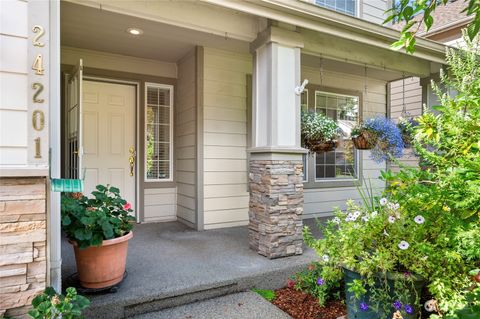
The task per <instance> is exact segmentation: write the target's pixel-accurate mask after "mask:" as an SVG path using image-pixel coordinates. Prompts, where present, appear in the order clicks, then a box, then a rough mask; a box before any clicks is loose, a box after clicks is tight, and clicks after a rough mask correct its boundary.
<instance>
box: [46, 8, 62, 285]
mask: <svg viewBox="0 0 480 319" xmlns="http://www.w3.org/2000/svg"><path fill="white" fill-rule="evenodd" d="M49 5H50V6H49V12H50V61H49V62H50V66H49V69H50V83H49V84H50V92H49V93H50V94H49V95H50V104H49V106H50V110H49V111H50V123H49V127H50V130H49V132H50V136H49V140H50V178H60V170H61V168H60V162H61V159H60V150H61V142H60V141H61V139H60V136H61V131H60V125H61V117H60V116H61V114H60V1H59V0H52V1H50V3H49ZM47 185H49V186H50V183H47ZM48 194H49V197H48V198H49V200H48V207H47V212H48V228H47V230H48V234H47V241H48V245H47V247H48V249H49V257H50V258H49V262H48V269H49V271H50V272H49V274H48V275H49V279H50V280H49V281H48V282H49V285H50V286H51V287H53V288H54V289H55V290H56V291H57V292H60V291H61V289H62V276H61V272H62V268H61V266H62V251H61V228H60V224H61V218H60V193H57V192H50V191H49V192H48Z"/></svg>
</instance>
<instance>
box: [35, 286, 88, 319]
mask: <svg viewBox="0 0 480 319" xmlns="http://www.w3.org/2000/svg"><path fill="white" fill-rule="evenodd" d="M66 292H67V295H66V296H64V295H61V294H57V292H56V291H55V289H53V288H52V287H48V288H47V289H45V291H44V292H43V293H42V294H41V295H38V296H36V297H35V298H34V299H33V301H32V305H33V309H32V310H30V311H29V312H28V315H29V316H30V317H32V318H34V319H56V318H64V319H80V318H83V316H82V311H83V310H85V309H86V308H87V307H88V306H89V305H90V301H89V300H88V299H87V298H85V297H83V296H81V295H78V294H77V291H76V290H75V288H73V287H69V288H67V291H66Z"/></svg>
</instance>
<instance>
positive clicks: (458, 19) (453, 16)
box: [392, 0, 473, 38]
mask: <svg viewBox="0 0 480 319" xmlns="http://www.w3.org/2000/svg"><path fill="white" fill-rule="evenodd" d="M467 6H468V3H467V1H464V0H453V1H450V2H449V3H447V4H446V5H440V6H438V7H437V8H436V9H435V11H434V12H432V14H431V16H432V17H433V26H432V28H431V29H430V30H428V32H425V24H424V23H422V25H421V26H420V29H419V31H418V36H421V37H427V38H428V37H429V36H430V35H433V34H437V33H439V32H442V31H446V30H449V29H452V28H455V27H459V26H463V25H466V24H468V23H469V22H470V20H472V18H473V17H468V16H467V14H466V13H465V12H462V11H463V10H464V9H465V8H466V7H467ZM422 17H423V14H422V15H418V16H416V17H415V18H414V20H415V21H420V19H422ZM404 25H405V22H404V21H402V22H400V23H397V24H394V25H392V28H393V29H395V30H401V29H402V28H403V26H404ZM413 28H416V26H414V27H413Z"/></svg>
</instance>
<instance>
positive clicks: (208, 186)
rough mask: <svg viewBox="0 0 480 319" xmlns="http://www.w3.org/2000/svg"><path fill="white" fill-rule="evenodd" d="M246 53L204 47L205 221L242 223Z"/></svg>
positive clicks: (246, 198)
mask: <svg viewBox="0 0 480 319" xmlns="http://www.w3.org/2000/svg"><path fill="white" fill-rule="evenodd" d="M249 73H252V62H251V57H250V56H249V55H243V54H238V53H233V52H228V51H222V50H216V49H211V48H205V51H204V93H203V107H204V112H203V132H204V133H203V140H204V146H203V153H204V162H203V166H204V173H203V177H204V178H203V187H204V189H203V192H204V227H205V229H212V228H220V227H228V226H238V225H246V224H247V223H248V201H249V195H248V192H247V152H246V145H247V105H246V97H247V95H246V77H247V74H249Z"/></svg>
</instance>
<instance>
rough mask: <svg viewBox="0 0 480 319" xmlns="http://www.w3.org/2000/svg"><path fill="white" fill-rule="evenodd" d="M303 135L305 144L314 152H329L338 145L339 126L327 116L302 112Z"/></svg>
mask: <svg viewBox="0 0 480 319" xmlns="http://www.w3.org/2000/svg"><path fill="white" fill-rule="evenodd" d="M301 135H302V140H303V144H304V146H305V147H306V148H308V149H309V150H310V151H312V152H321V151H322V152H328V151H331V150H333V149H334V148H335V147H336V145H337V141H336V138H337V135H338V125H337V123H336V122H335V121H334V120H332V119H329V118H327V117H326V116H325V115H323V114H320V113H315V112H302V116H301Z"/></svg>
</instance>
